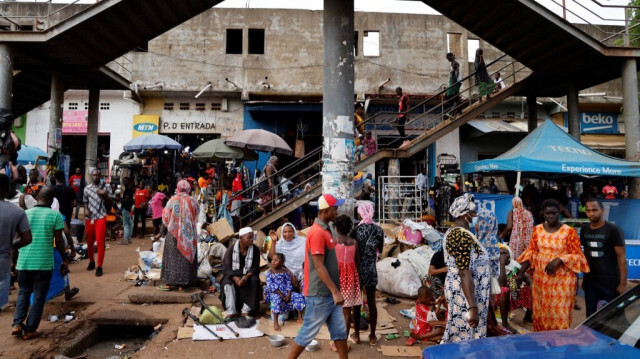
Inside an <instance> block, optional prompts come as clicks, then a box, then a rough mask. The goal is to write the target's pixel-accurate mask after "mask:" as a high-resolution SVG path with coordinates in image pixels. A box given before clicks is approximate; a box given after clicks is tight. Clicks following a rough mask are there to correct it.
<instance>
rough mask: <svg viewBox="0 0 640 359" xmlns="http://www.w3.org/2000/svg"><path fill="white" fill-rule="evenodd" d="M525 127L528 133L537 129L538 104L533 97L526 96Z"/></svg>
mask: <svg viewBox="0 0 640 359" xmlns="http://www.w3.org/2000/svg"><path fill="white" fill-rule="evenodd" d="M527 125H528V131H529V133H531V132H533V130H535V129H536V127H538V104H537V103H536V97H535V96H534V95H529V96H527Z"/></svg>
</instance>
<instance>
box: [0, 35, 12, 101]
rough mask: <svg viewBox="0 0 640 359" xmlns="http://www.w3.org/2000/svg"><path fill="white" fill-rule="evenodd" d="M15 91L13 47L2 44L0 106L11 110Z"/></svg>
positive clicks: (0, 50)
mask: <svg viewBox="0 0 640 359" xmlns="http://www.w3.org/2000/svg"><path fill="white" fill-rule="evenodd" d="M12 93H13V47H12V46H11V45H10V44H0V108H5V109H7V110H11V95H12Z"/></svg>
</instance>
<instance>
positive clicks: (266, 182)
mask: <svg viewBox="0 0 640 359" xmlns="http://www.w3.org/2000/svg"><path fill="white" fill-rule="evenodd" d="M277 166H278V157H277V156H271V157H269V160H268V161H267V164H266V165H264V168H263V169H262V176H260V180H259V181H258V182H260V185H259V186H258V190H259V191H260V204H261V207H262V209H263V210H264V211H265V214H266V213H269V212H271V209H272V208H273V200H274V199H275V196H274V195H275V193H274V190H275V183H276V177H275V174H276V172H278V169H277Z"/></svg>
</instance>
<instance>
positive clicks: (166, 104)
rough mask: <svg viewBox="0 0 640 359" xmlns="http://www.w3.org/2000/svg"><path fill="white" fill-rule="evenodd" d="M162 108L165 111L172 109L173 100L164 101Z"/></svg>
mask: <svg viewBox="0 0 640 359" xmlns="http://www.w3.org/2000/svg"><path fill="white" fill-rule="evenodd" d="M164 109H165V111H173V102H165V103H164Z"/></svg>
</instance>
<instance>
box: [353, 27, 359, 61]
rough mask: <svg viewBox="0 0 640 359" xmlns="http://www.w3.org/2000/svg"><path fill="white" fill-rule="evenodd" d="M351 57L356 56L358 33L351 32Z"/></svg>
mask: <svg viewBox="0 0 640 359" xmlns="http://www.w3.org/2000/svg"><path fill="white" fill-rule="evenodd" d="M353 56H354V57H355V56H358V32H357V31H354V32H353Z"/></svg>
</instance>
